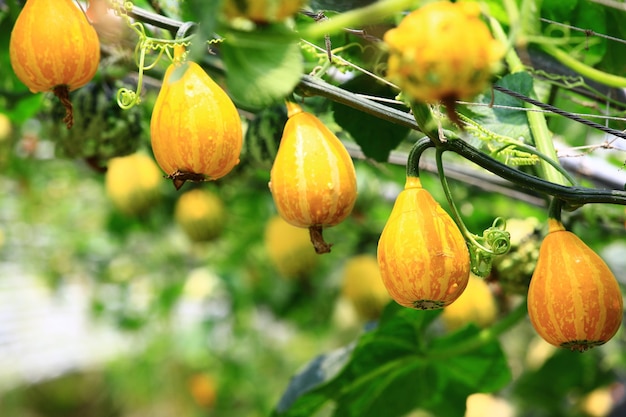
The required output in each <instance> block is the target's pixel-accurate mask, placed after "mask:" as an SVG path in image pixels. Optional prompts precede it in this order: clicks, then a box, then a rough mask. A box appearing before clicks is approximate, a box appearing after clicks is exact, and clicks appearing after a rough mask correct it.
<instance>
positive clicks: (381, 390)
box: [274, 303, 511, 417]
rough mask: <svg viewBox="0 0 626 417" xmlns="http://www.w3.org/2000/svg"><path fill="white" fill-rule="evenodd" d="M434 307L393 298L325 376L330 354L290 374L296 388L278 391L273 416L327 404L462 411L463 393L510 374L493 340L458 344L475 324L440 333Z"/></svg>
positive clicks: (398, 412) (370, 416)
mask: <svg viewBox="0 0 626 417" xmlns="http://www.w3.org/2000/svg"><path fill="white" fill-rule="evenodd" d="M439 313H440V311H417V310H412V309H407V308H403V307H400V306H398V305H397V304H395V303H391V304H390V305H389V306H388V307H387V309H386V310H385V312H384V315H383V317H382V318H381V321H380V323H379V326H378V327H377V328H375V329H373V330H371V331H369V332H367V333H365V334H363V336H362V337H361V338H360V340H359V341H358V342H357V344H356V346H355V347H354V351H353V352H352V356H351V357H350V359H349V361H348V362H347V363H346V364H345V366H344V367H343V369H342V370H341V371H340V372H339V373H336V372H334V373H332V375H335V374H336V376H334V377H332V378H330V379H328V380H325V381H324V380H323V375H324V372H323V369H326V368H325V366H326V365H327V364H328V361H327V359H328V358H329V357H330V356H328V355H326V356H323V357H318V358H316V359H315V360H314V361H313V362H312V363H311V364H310V366H309V367H307V368H306V370H305V371H303V373H301V374H300V375H298V376H296V377H295V378H294V379H293V380H292V383H291V385H293V384H294V383H295V384H299V385H300V388H301V389H300V390H299V392H300V393H301V395H300V396H294V395H293V394H294V392H293V391H292V392H291V395H290V396H289V398H287V399H286V398H285V397H283V400H281V402H280V404H279V406H278V407H277V409H276V411H275V414H274V415H275V416H284V417H304V416H310V415H313V413H314V412H316V411H317V410H318V409H319V408H321V407H322V406H323V405H324V404H327V403H329V404H332V405H333V406H334V411H333V414H332V415H333V416H334V417H340V416H341V417H352V416H354V417H356V416H359V417H376V416H381V415H384V416H386V417H394V416H402V415H404V414H406V413H407V412H409V411H411V410H414V409H418V408H421V409H425V410H430V411H434V412H436V414H437V415H438V416H441V417H447V416H450V417H452V416H458V415H462V414H463V412H464V410H465V401H466V398H467V396H468V395H470V394H472V393H474V392H490V391H494V390H497V389H499V388H501V387H503V386H504V385H505V384H506V383H507V382H508V381H509V380H510V378H511V375H510V371H509V369H508V365H507V362H506V358H505V356H504V353H503V352H502V350H501V348H500V345H499V343H498V341H497V340H490V341H486V342H485V343H479V344H477V345H474V346H473V347H472V348H469V349H464V348H463V346H467V345H466V343H467V341H468V340H473V339H476V338H477V337H478V333H479V330H478V329H477V328H476V327H473V326H472V327H466V328H464V329H461V330H459V331H458V332H455V333H452V334H443V335H438V334H437V331H436V330H434V327H435V326H432V324H433V322H434V320H435V319H436V318H437V316H438V315H439ZM437 336H439V337H437ZM345 357H346V356H345V351H344V355H343V358H344V359H345ZM344 362H345V360H344V361H343V362H341V363H344ZM302 388H304V389H302ZM288 392H289V389H288Z"/></svg>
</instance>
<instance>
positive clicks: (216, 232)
mask: <svg viewBox="0 0 626 417" xmlns="http://www.w3.org/2000/svg"><path fill="white" fill-rule="evenodd" d="M174 220H175V221H176V224H178V225H179V226H180V228H181V229H182V230H183V232H184V233H185V234H186V235H187V237H188V238H189V239H190V240H191V241H193V242H210V241H212V240H215V239H217V238H218V237H219V236H220V235H221V234H222V231H223V230H224V224H225V220H226V207H225V206H224V202H223V201H222V200H221V199H220V197H219V196H218V195H217V194H215V193H213V192H212V191H209V190H205V189H200V188H195V189H193V190H189V191H186V192H185V193H183V194H182V195H181V196H180V197H179V198H178V200H177V201H176V206H175V208H174Z"/></svg>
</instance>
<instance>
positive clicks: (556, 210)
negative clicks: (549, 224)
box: [548, 197, 563, 221]
mask: <svg viewBox="0 0 626 417" xmlns="http://www.w3.org/2000/svg"><path fill="white" fill-rule="evenodd" d="M562 208H563V201H561V200H560V199H558V198H556V197H553V198H552V200H550V206H549V207H548V217H550V218H551V219H554V220H558V221H561V211H562Z"/></svg>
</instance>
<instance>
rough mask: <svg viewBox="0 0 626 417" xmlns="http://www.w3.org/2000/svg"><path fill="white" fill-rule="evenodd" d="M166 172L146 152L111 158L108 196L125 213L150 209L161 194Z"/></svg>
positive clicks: (108, 170) (106, 184) (132, 214)
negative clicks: (163, 173)
mask: <svg viewBox="0 0 626 417" xmlns="http://www.w3.org/2000/svg"><path fill="white" fill-rule="evenodd" d="M161 181H163V176H162V175H161V172H160V171H159V167H158V166H157V164H156V163H155V162H154V160H153V159H152V158H151V157H150V156H149V155H147V154H144V153H141V152H137V153H134V154H130V155H126V156H119V157H115V158H111V159H110V160H109V163H108V167H107V171H106V174H105V189H106V193H107V196H108V197H109V199H110V200H111V201H112V202H113V204H114V205H115V207H116V208H117V209H118V210H120V211H121V212H122V213H125V214H127V215H130V216H137V215H140V214H143V213H145V212H147V211H148V210H149V209H150V208H152V207H153V206H154V205H155V203H157V202H158V201H159V199H160V198H161V192H160V186H161Z"/></svg>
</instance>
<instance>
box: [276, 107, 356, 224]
mask: <svg viewBox="0 0 626 417" xmlns="http://www.w3.org/2000/svg"><path fill="white" fill-rule="evenodd" d="M287 110H288V115H289V119H288V120H287V123H286V124H285V128H284V130H283V136H282V139H281V142H280V146H279V148H278V152H277V154H276V158H275V160H274V164H273V165H272V170H271V173H270V184H269V187H270V191H271V193H272V197H273V199H274V203H275V205H276V209H277V210H278V213H279V214H280V216H281V217H282V218H283V219H285V220H286V221H287V222H288V223H290V224H292V225H294V226H298V227H311V226H322V227H328V226H334V225H336V224H338V223H340V222H342V221H343V220H344V219H345V218H346V217H348V215H349V214H350V213H351V212H352V208H353V207H354V202H355V201H356V196H357V184H356V172H355V170H354V164H353V162H352V158H351V157H350V154H348V151H347V150H346V149H345V147H344V146H343V144H342V143H341V141H340V140H339V139H338V138H337V136H335V134H334V133H333V132H332V131H331V130H330V129H329V128H328V127H326V126H325V125H324V124H323V123H322V121H321V120H319V119H318V118H317V117H316V116H315V115H313V114H311V113H308V112H304V111H303V110H302V108H300V106H298V105H297V104H295V103H288V104H287Z"/></svg>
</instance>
